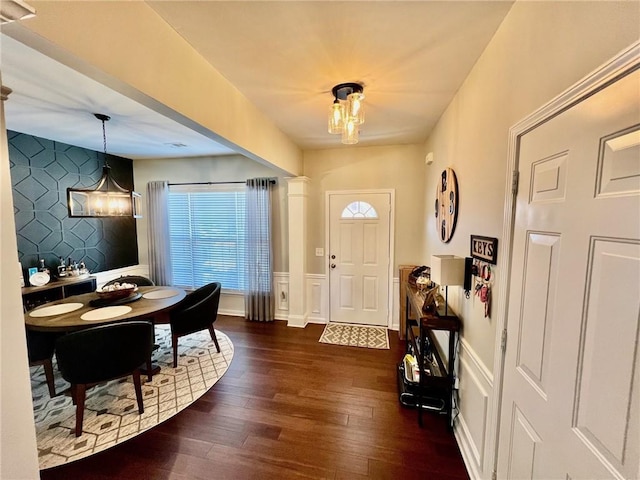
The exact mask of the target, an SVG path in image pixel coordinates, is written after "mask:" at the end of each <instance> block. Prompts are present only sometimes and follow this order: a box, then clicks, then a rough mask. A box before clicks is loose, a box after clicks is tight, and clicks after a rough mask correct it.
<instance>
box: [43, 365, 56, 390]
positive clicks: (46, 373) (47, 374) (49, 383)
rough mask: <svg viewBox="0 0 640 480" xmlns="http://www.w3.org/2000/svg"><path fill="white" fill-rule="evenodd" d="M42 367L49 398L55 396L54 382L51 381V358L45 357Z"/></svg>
mask: <svg viewBox="0 0 640 480" xmlns="http://www.w3.org/2000/svg"><path fill="white" fill-rule="evenodd" d="M42 366H43V367H44V376H45V377H46V379H47V386H48V387H49V396H50V397H51V398H53V397H55V396H56V384H55V383H54V381H53V363H51V359H50V358H47V359H46V360H45V361H44V362H43V363H42Z"/></svg>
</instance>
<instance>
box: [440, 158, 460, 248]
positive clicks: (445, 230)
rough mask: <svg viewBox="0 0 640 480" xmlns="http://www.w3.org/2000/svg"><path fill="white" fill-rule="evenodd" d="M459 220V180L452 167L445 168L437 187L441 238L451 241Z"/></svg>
mask: <svg viewBox="0 0 640 480" xmlns="http://www.w3.org/2000/svg"><path fill="white" fill-rule="evenodd" d="M457 220H458V181H457V179H456V174H455V172H454V171H453V170H452V169H451V168H447V169H446V170H443V171H442V173H441V174H440V180H439V182H438V185H437V187H436V231H437V232H438V236H439V237H440V240H441V241H442V242H444V243H447V242H449V240H451V237H453V232H454V231H455V229H456V222H457Z"/></svg>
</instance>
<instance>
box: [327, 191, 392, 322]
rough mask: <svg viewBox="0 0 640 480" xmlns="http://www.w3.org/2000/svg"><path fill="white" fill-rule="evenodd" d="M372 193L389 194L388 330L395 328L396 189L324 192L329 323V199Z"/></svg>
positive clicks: (329, 312)
mask: <svg viewBox="0 0 640 480" xmlns="http://www.w3.org/2000/svg"><path fill="white" fill-rule="evenodd" d="M372 193H386V194H389V208H390V210H389V285H388V291H387V299H388V300H387V310H388V312H387V328H388V329H390V328H391V327H392V326H393V267H394V265H395V258H394V253H395V237H396V235H395V233H396V232H395V229H396V221H395V217H396V190H395V188H380V189H361V190H326V191H325V192H324V198H325V202H324V225H325V228H324V252H325V265H324V268H325V272H326V275H327V295H328V297H327V298H328V299H329V308H328V311H327V323H329V322H331V276H330V275H329V273H330V272H329V271H328V270H327V262H326V261H327V260H328V259H329V233H330V232H329V225H330V223H331V218H330V215H331V212H330V211H329V199H330V198H331V195H367V194H372Z"/></svg>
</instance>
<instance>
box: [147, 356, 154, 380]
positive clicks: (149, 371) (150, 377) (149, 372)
mask: <svg viewBox="0 0 640 480" xmlns="http://www.w3.org/2000/svg"><path fill="white" fill-rule="evenodd" d="M152 370H153V365H152V364H151V357H149V358H148V359H147V380H148V381H151V380H153V372H152Z"/></svg>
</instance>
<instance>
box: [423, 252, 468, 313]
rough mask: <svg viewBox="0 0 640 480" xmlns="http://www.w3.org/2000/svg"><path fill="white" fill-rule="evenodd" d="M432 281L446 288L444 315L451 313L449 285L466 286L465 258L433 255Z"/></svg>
mask: <svg viewBox="0 0 640 480" xmlns="http://www.w3.org/2000/svg"><path fill="white" fill-rule="evenodd" d="M431 280H432V281H434V282H435V283H437V284H438V285H440V286H441V287H444V291H445V294H444V295H445V297H444V315H445V317H446V316H447V314H448V313H449V310H448V307H449V298H448V294H449V285H464V258H463V257H456V256H455V255H431Z"/></svg>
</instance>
